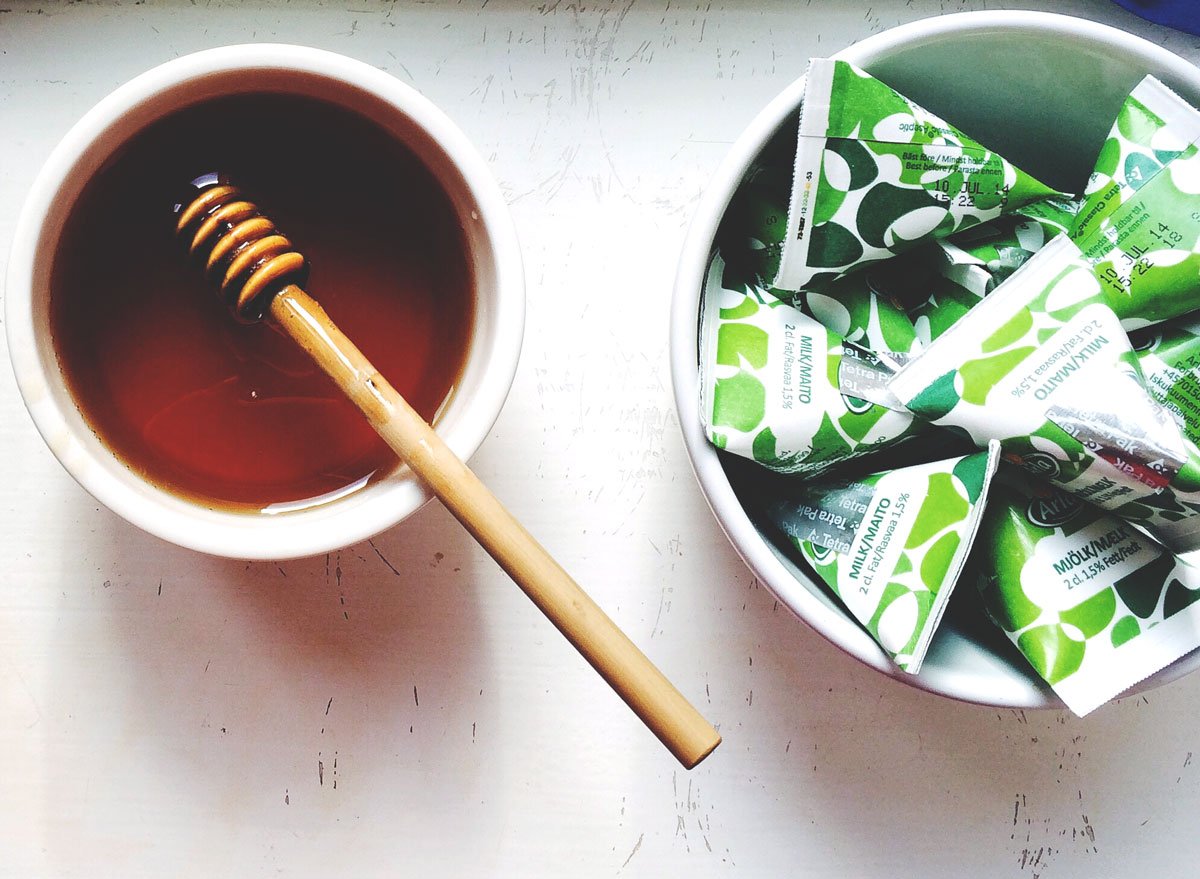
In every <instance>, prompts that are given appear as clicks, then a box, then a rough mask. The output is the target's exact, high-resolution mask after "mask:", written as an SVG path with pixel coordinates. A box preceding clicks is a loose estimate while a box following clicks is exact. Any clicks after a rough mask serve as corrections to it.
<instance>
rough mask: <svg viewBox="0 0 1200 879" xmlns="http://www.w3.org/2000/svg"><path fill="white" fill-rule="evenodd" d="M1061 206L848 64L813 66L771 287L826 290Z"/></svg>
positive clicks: (1050, 193)
mask: <svg viewBox="0 0 1200 879" xmlns="http://www.w3.org/2000/svg"><path fill="white" fill-rule="evenodd" d="M1059 196H1063V193H1060V192H1057V191H1056V190H1053V189H1051V188H1050V187H1048V186H1046V185H1045V184H1043V183H1040V182H1038V181H1037V180H1035V179H1034V178H1032V177H1030V176H1029V175H1028V174H1026V173H1025V172H1023V171H1021V170H1020V169H1018V168H1017V167H1016V166H1015V165H1013V164H1012V163H1011V162H1009V161H1007V160H1006V159H1004V158H1002V157H1001V156H999V155H997V154H996V153H994V152H992V151H991V150H988V149H987V148H986V147H983V146H981V145H980V144H979V143H977V142H975V141H974V140H972V139H971V138H969V137H967V136H966V135H965V134H963V133H962V132H961V131H959V130H958V129H956V128H954V127H953V126H952V125H950V124H949V123H948V122H946V121H945V120H943V119H941V118H940V117H938V116H935V115H934V114H932V113H930V112H928V111H927V110H925V109H923V108H922V107H920V106H918V105H917V104H915V103H913V102H912V101H910V100H909V99H907V98H905V97H903V96H902V95H900V94H898V93H897V92H895V91H894V90H892V89H891V88H889V87H888V86H887V85H885V84H884V83H882V82H880V81H879V80H877V79H875V78H874V77H872V76H871V75H870V74H868V73H866V72H864V71H862V70H860V69H858V68H857V67H855V66H854V65H853V64H850V63H849V62H846V61H834V60H831V59H825V58H814V59H813V60H812V61H811V62H810V63H809V66H808V72H807V74H806V81H805V89H804V96H803V100H802V103H801V107H800V124H799V136H798V138H797V145H796V156H795V168H794V171H793V181H792V194H791V199H790V203H789V208H788V214H787V230H786V234H785V237H784V238H783V249H782V255H781V258H780V266H779V274H778V276H777V278H776V279H775V283H774V286H776V287H778V288H779V289H782V290H802V289H810V288H819V287H822V286H824V285H826V284H828V283H830V282H831V281H833V280H834V279H835V278H837V277H839V276H841V275H844V274H846V273H848V272H851V271H855V270H857V269H860V268H862V267H863V266H865V265H868V264H870V263H872V262H876V261H879V260H884V259H889V258H891V257H894V256H896V255H897V254H900V253H903V252H905V251H907V250H910V249H912V248H913V247H915V246H917V245H918V244H920V243H922V242H925V241H929V240H933V239H936V238H944V237H946V236H947V235H951V234H953V233H955V232H958V231H960V230H962V229H965V228H967V227H969V226H974V225H976V224H978V223H982V222H985V221H987V220H991V219H994V218H995V217H998V216H1000V215H1001V214H1003V213H1009V212H1011V211H1014V210H1016V209H1018V208H1020V207H1022V206H1023V205H1026V204H1029V203H1031V202H1034V201H1038V200H1040V199H1043V198H1047V197H1059Z"/></svg>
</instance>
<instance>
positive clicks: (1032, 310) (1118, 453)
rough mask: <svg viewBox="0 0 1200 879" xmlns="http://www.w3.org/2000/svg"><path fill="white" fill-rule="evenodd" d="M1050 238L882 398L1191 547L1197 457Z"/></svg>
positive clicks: (1088, 275)
mask: <svg viewBox="0 0 1200 879" xmlns="http://www.w3.org/2000/svg"><path fill="white" fill-rule="evenodd" d="M1072 247H1073V246H1072V245H1071V242H1070V241H1069V240H1068V239H1067V238H1065V237H1063V236H1059V237H1058V238H1055V239H1054V240H1053V241H1051V242H1050V244H1048V245H1046V247H1044V248H1042V250H1040V251H1038V253H1036V254H1034V256H1033V257H1031V258H1030V260H1029V261H1028V262H1026V263H1025V264H1024V265H1023V266H1022V267H1021V268H1020V269H1018V270H1017V271H1016V272H1015V273H1014V274H1013V275H1012V276H1010V277H1009V278H1008V280H1006V281H1005V282H1004V283H1002V284H1001V285H1000V286H998V287H997V288H996V289H995V290H994V291H992V293H991V294H989V295H988V296H987V298H985V299H984V300H983V301H982V302H980V303H979V305H977V306H976V307H975V308H974V309H972V310H971V311H970V312H969V313H968V315H967V316H966V317H964V318H963V319H962V320H961V321H959V322H958V323H957V324H956V325H955V326H954V327H953V328H952V329H951V330H949V331H948V332H947V333H945V334H944V335H943V336H942V337H941V338H939V339H938V340H937V341H936V342H934V343H933V344H932V345H930V346H929V348H927V349H926V350H925V352H924V353H923V354H921V355H920V356H919V357H917V358H915V359H914V360H912V361H911V362H910V363H909V364H908V365H907V366H906V367H904V368H903V369H902V370H900V372H898V373H897V374H896V375H895V377H894V378H893V379H892V380H891V383H890V385H889V387H890V389H891V390H892V391H893V392H894V393H895V395H896V397H897V398H898V399H899V400H900V401H901V402H902V403H904V404H905V405H906V406H908V408H909V409H910V410H911V411H913V412H914V413H916V414H917V415H919V416H921V417H922V418H926V419H928V420H930V421H932V422H934V423H936V424H941V425H946V426H953V427H956V428H958V429H961V430H963V431H965V432H966V433H968V434H969V435H970V436H971V438H972V439H973V440H974V441H975V442H976V443H977V444H978V445H980V446H982V445H983V444H985V443H986V442H987V441H988V440H992V439H998V440H1000V441H1001V443H1002V444H1003V447H1004V452H1005V455H1006V457H1008V458H1010V459H1011V460H1013V461H1015V462H1019V463H1021V464H1022V466H1024V467H1025V468H1026V469H1028V470H1029V471H1030V472H1033V473H1035V474H1039V475H1042V476H1045V477H1046V478H1048V479H1050V480H1051V481H1053V482H1055V483H1057V484H1058V485H1060V486H1061V487H1062V488H1064V489H1065V490H1067V491H1069V492H1071V493H1072V494H1075V495H1077V496H1078V497H1081V498H1083V499H1085V500H1088V501H1091V502H1092V503H1094V504H1097V505H1098V506H1100V507H1103V508H1104V509H1107V510H1110V511H1112V512H1115V513H1117V514H1118V515H1121V516H1122V517H1124V518H1128V519H1133V520H1136V521H1137V522H1138V523H1139V524H1140V525H1142V526H1143V527H1145V528H1146V529H1148V530H1150V531H1151V532H1152V533H1153V534H1154V535H1155V536H1156V537H1158V538H1159V539H1160V540H1161V541H1162V542H1163V543H1165V544H1166V545H1167V546H1168V547H1170V548H1171V549H1172V550H1174V551H1178V552H1184V551H1189V550H1192V549H1196V548H1200V493H1198V492H1197V490H1198V489H1200V479H1198V475H1200V451H1198V450H1197V448H1196V446H1195V445H1194V444H1193V443H1192V442H1190V441H1189V440H1187V439H1186V437H1184V435H1183V433H1182V432H1181V431H1180V429H1179V426H1178V425H1177V424H1176V423H1175V421H1174V419H1173V418H1172V417H1171V416H1170V414H1169V413H1168V412H1167V411H1166V410H1165V409H1164V408H1163V407H1162V406H1161V405H1160V404H1159V403H1158V402H1157V401H1155V400H1154V398H1153V397H1152V396H1151V395H1150V393H1149V391H1148V390H1147V388H1146V385H1145V380H1144V377H1143V376H1142V373H1141V370H1140V368H1139V366H1138V362H1137V358H1136V357H1135V355H1134V353H1133V350H1132V347H1131V346H1130V343H1129V339H1128V336H1127V335H1126V334H1125V332H1124V330H1123V329H1122V328H1121V325H1120V323H1119V321H1118V320H1117V317H1116V315H1115V314H1114V313H1113V310H1112V309H1111V308H1109V307H1108V305H1106V304H1105V303H1104V301H1103V298H1102V297H1097V296H1095V295H1094V294H1095V291H1096V287H1097V281H1096V278H1095V275H1094V274H1093V273H1092V272H1091V270H1090V269H1089V268H1088V267H1087V266H1085V265H1080V264H1079V263H1078V262H1076V261H1074V260H1072V259H1069V258H1068V259H1066V260H1064V259H1063V258H1062V257H1063V253H1064V252H1065V254H1066V256H1067V257H1070V252H1071V250H1072Z"/></svg>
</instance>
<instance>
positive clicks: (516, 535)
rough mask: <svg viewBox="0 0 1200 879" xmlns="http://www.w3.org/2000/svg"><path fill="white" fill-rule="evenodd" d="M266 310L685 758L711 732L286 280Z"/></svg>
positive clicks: (700, 755) (693, 759)
mask: <svg viewBox="0 0 1200 879" xmlns="http://www.w3.org/2000/svg"><path fill="white" fill-rule="evenodd" d="M270 315H271V317H272V318H273V319H274V320H275V322H276V323H277V324H278V325H279V326H280V327H281V328H282V329H283V330H284V331H285V332H286V333H287V334H288V335H289V336H291V337H292V339H294V340H295V341H296V343H297V344H299V345H300V347H301V348H303V349H304V350H305V351H306V352H308V354H309V356H310V357H312V359H313V360H314V361H315V362H316V364H317V365H318V366H319V367H321V369H322V370H324V371H325V373H326V374H328V375H329V376H330V378H332V379H333V381H334V382H335V383H336V384H337V385H338V387H339V388H340V389H341V390H342V391H343V392H344V393H345V394H346V396H347V397H349V398H350V400H351V401H353V403H354V404H355V405H356V406H357V407H358V408H359V410H360V411H361V412H362V413H363V414H364V415H365V416H366V417H367V420H368V421H370V423H371V426H372V427H374V428H375V430H376V431H378V432H379V435H380V436H381V437H383V439H384V440H385V441H386V442H387V444H388V445H389V446H391V447H392V450H393V451H395V452H396V454H397V455H398V456H399V457H400V459H401V460H402V461H404V462H405V463H406V464H408V466H409V467H411V468H412V470H413V471H414V472H415V473H416V474H417V475H418V476H419V477H420V478H421V479H422V480H423V481H424V482H425V483H426V484H427V485H429V487H430V488H431V489H433V492H434V494H436V495H437V496H438V498H439V499H440V500H441V501H442V503H443V504H444V505H445V506H446V508H447V509H449V510H450V512H451V513H453V514H454V516H455V518H457V519H458V521H459V522H461V523H462V524H463V526H464V527H465V528H466V529H467V530H468V531H469V532H471V534H472V536H474V537H475V539H476V540H477V541H479V543H480V545H482V546H483V548H484V549H486V550H487V551H488V553H489V554H490V555H491V556H492V558H494V559H495V560H496V561H497V562H498V563H499V565H500V567H502V568H503V569H504V570H505V571H506V572H508V575H509V576H510V577H512V578H513V580H515V581H516V583H517V585H518V586H520V587H521V588H522V589H523V590H524V591H525V594H526V595H528V596H529V597H530V598H531V599H532V600H533V603H534V604H536V605H537V606H538V607H539V608H540V609H541V611H542V613H544V614H545V615H546V616H547V617H548V618H549V619H550V621H551V622H552V623H554V625H555V626H557V627H558V629H559V631H561V632H562V633H563V635H565V636H566V638H567V640H569V641H570V642H571V643H572V644H574V645H575V648H576V649H577V650H578V651H579V652H580V653H581V654H583V657H584V658H585V659H586V660H587V661H588V662H589V663H591V665H592V667H593V668H595V669H596V671H598V672H599V673H600V675H601V676H602V677H603V678H604V679H605V680H606V681H608V683H609V685H610V686H612V688H613V689H614V690H616V691H617V693H618V694H619V695H620V696H621V698H622V699H624V700H625V702H626V704H628V705H629V707H630V708H632V709H633V711H634V712H635V713H636V714H637V716H638V717H640V718H641V719H642V721H643V722H644V723H645V724H646V725H647V726H648V727H650V729H651V730H652V731H653V732H654V734H655V735H656V736H658V738H659V740H660V741H662V743H663V744H664V745H666V746H667V748H668V749H669V750H670V751H671V753H672V754H674V755H675V757H676V758H677V759H678V760H679V762H680V763H682V764H683V765H684V766H685V767H686V768H688V769H691V768H692V767H693V766H695V765H696V764H697V763H699V762H700V761H701V760H703V759H704V758H705V757H706V756H708V754H709V753H711V752H712V750H713V749H714V748H715V747H716V746H717V745H718V744H720V742H721V737H720V735H719V734H718V733H717V731H716V730H715V729H713V727H712V726H711V725H710V724H709V723H708V721H706V720H705V719H704V718H703V717H702V716H701V715H700V713H699V712H698V711H697V710H696V709H695V708H694V707H693V706H692V705H691V704H690V703H689V702H688V701H687V700H686V699H685V698H684V697H683V695H682V694H681V693H680V692H679V691H678V690H677V689H675V687H674V686H673V685H672V684H671V682H670V681H668V680H667V678H666V677H665V676H664V675H663V673H662V672H660V671H659V670H658V669H657V668H656V667H655V666H654V664H653V663H651V662H650V660H649V659H647V658H646V655H645V654H644V653H642V652H641V650H639V649H638V648H637V646H636V645H635V644H634V643H633V642H632V641H631V640H629V638H628V637H627V636H626V635H625V633H624V632H622V631H621V630H620V629H619V628H618V627H617V625H616V624H615V623H614V622H613V621H612V620H611V619H609V617H608V616H607V615H606V614H605V613H604V611H603V610H601V609H600V607H599V606H598V605H597V604H596V603H595V602H594V601H593V600H592V599H591V598H590V597H589V596H588V595H587V593H586V592H584V591H583V589H582V588H580V586H579V584H577V583H576V582H575V581H574V580H573V579H571V577H570V575H569V574H567V572H566V571H565V570H563V569H562V567H560V566H559V564H558V563H557V562H555V561H554V559H553V558H551V557H550V554H549V553H548V552H546V550H545V549H544V548H542V546H541V544H539V543H538V542H537V541H536V540H534V538H533V537H532V536H531V535H530V534H529V532H528V531H526V530H525V528H524V527H522V525H521V524H520V523H519V522H518V521H517V520H516V519H515V518H513V516H512V514H511V513H509V512H508V510H507V509H505V508H504V506H503V505H502V504H501V503H500V501H499V500H497V499H496V496H495V495H493V494H492V493H491V491H489V490H488V488H487V487H486V486H485V485H484V484H483V483H482V482H481V481H480V480H479V478H478V477H477V476H476V475H475V474H474V473H472V472H471V470H470V469H469V468H468V467H467V466H466V464H464V463H463V462H462V461H461V460H459V458H458V456H457V455H455V454H454V452H452V451H451V450H450V449H449V448H448V447H447V446H446V444H445V443H444V442H442V440H441V438H440V437H438V435H437V434H436V433H435V432H434V431H433V429H432V428H431V427H430V426H429V425H428V424H427V423H426V422H425V420H424V419H423V418H422V417H421V416H420V415H419V414H418V413H417V412H416V411H415V410H414V409H413V408H412V407H411V406H409V405H408V403H407V402H406V401H405V400H404V398H403V397H401V396H400V394H399V393H397V391H396V389H395V388H393V387H392V386H391V385H390V384H389V383H388V381H387V380H386V379H385V378H384V377H383V376H381V375H380V374H379V373H378V372H376V371H375V368H374V367H373V366H371V363H370V362H369V361H368V360H367V358H366V357H364V356H363V354H362V352H360V351H359V350H358V348H357V347H355V345H354V343H352V342H351V341H350V340H349V339H348V338H346V336H345V335H343V334H342V332H341V331H340V330H339V329H338V328H337V326H335V325H334V323H333V322H332V321H331V320H330V319H329V316H328V315H327V314H326V313H325V311H324V309H322V308H321V306H320V305H318V304H317V303H316V301H314V300H313V299H312V298H311V297H309V296H308V294H307V293H305V292H304V291H303V290H301V289H300V288H299V287H297V286H295V285H290V286H288V287H285V288H284V289H283V290H282V291H280V292H279V293H278V294H276V296H275V297H274V299H272V300H271V304H270Z"/></svg>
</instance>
